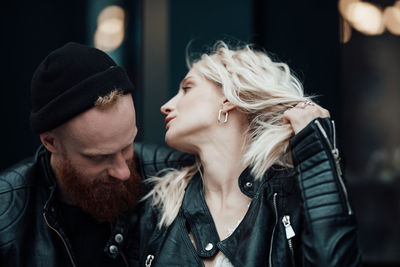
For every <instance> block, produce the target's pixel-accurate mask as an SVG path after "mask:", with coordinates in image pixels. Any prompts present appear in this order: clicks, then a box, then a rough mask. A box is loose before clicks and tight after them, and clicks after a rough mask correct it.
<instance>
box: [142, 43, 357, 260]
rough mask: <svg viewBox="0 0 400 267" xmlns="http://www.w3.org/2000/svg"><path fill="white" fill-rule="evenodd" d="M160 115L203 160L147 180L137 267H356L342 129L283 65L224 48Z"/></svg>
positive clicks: (205, 60) (198, 65)
mask: <svg viewBox="0 0 400 267" xmlns="http://www.w3.org/2000/svg"><path fill="white" fill-rule="evenodd" d="M161 111H162V113H163V114H164V115H165V116H166V117H165V122H166V135H165V140H166V142H167V143H168V144H169V145H170V146H171V147H173V148H176V149H177V150H180V151H182V152H185V153H189V154H193V155H195V157H196V158H197V161H196V163H195V164H194V165H193V166H189V167H186V168H183V169H181V170H172V171H170V172H166V173H165V172H164V175H163V176H162V177H156V178H152V179H150V180H149V181H150V183H151V184H152V185H153V187H152V189H151V191H150V192H149V193H148V194H147V195H146V197H145V203H144V208H143V211H142V212H143V213H142V214H141V225H140V235H141V236H140V248H141V249H140V250H141V256H140V266H213V267H222V266H224V267H225V266H356V265H359V264H360V255H359V252H358V248H357V240H356V224H355V221H354V215H353V211H352V209H351V206H350V204H349V200H348V195H347V191H346V188H345V185H344V183H343V180H342V176H341V170H340V165H339V162H338V161H339V158H338V151H337V149H336V142H335V139H334V138H335V128H334V123H333V122H332V121H331V120H330V119H329V112H328V111H327V110H325V109H323V108H322V107H320V106H318V105H317V104H315V103H313V102H311V101H310V99H309V98H307V97H305V96H304V95H303V88H302V85H301V84H300V82H299V81H298V80H297V79H296V78H295V77H294V76H293V75H292V74H291V72H290V70H289V68H288V66H287V65H286V64H284V63H279V62H273V61H272V60H271V59H270V58H269V57H268V56H267V55H266V54H265V53H263V52H257V51H255V50H253V49H252V48H251V47H249V46H246V47H244V48H240V49H230V48H229V47H228V46H227V45H226V44H225V43H223V42H218V43H217V44H216V46H215V50H214V51H213V52H212V53H210V54H204V55H202V56H201V58H200V59H199V60H197V61H194V62H191V63H190V64H189V72H188V74H187V75H186V77H185V78H184V79H183V81H182V82H181V84H180V88H179V92H178V93H177V94H176V95H175V96H174V97H173V98H172V99H170V100H169V101H168V102H167V103H166V104H164V105H163V106H162V107H161Z"/></svg>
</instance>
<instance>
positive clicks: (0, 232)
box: [0, 144, 190, 267]
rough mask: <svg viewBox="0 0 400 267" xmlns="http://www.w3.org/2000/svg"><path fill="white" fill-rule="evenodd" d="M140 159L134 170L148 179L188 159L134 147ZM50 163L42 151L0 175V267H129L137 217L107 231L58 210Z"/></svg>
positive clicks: (126, 217)
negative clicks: (152, 173) (132, 237)
mask: <svg viewBox="0 0 400 267" xmlns="http://www.w3.org/2000/svg"><path fill="white" fill-rule="evenodd" d="M139 157H140V162H138V165H137V167H138V169H140V170H141V171H142V172H144V171H146V172H148V173H150V172H153V171H156V170H158V169H164V168H166V167H173V166H178V165H171V166H170V165H168V163H169V162H171V163H173V164H177V163H180V162H184V161H185V160H184V158H185V157H187V156H185V155H183V154H182V153H180V152H176V151H173V150H172V149H170V148H164V147H158V146H153V145H143V144H135V158H139ZM49 158H50V153H49V152H48V151H47V150H46V149H45V148H44V147H43V146H41V147H40V148H39V149H38V151H37V153H36V155H35V157H34V158H30V159H27V160H25V161H22V162H20V163H18V164H17V165H15V166H13V167H11V168H9V169H7V170H5V171H3V172H2V173H0V266H2V267H3V266H10V267H11V266H12V267H26V266H29V267H35V266H41V267H47V266H57V267H63V266H69V267H70V266H74V267H75V266H101V265H98V262H100V261H101V260H103V259H105V258H107V260H106V262H104V264H103V266H129V264H128V260H127V257H126V251H130V249H129V246H130V243H131V242H132V241H133V240H132V239H131V238H129V236H128V235H129V232H130V228H131V227H132V226H133V225H135V222H136V221H137V215H136V214H135V213H127V214H124V215H122V216H121V217H120V219H119V220H118V222H117V223H115V225H113V226H112V227H111V225H109V224H103V223H96V221H95V220H94V219H93V218H90V217H89V215H87V214H84V213H83V212H81V211H80V210H79V208H76V207H68V206H66V205H63V204H61V205H60V202H59V201H58V200H57V198H56V196H55V194H56V186H57V185H56V180H55V177H54V175H53V172H52V170H51V168H50V163H49ZM189 158H190V157H189ZM140 164H142V165H140ZM60 206H61V207H60ZM72 214H75V215H76V217H74V218H71V215H72ZM79 214H81V215H79ZM76 228H79V229H76ZM90 228H91V229H90ZM86 253H87V254H86ZM90 260H92V262H90V264H89V263H88V261H90ZM102 263H103V262H102ZM108 263H109V264H108Z"/></svg>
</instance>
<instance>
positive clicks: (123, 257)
mask: <svg viewBox="0 0 400 267" xmlns="http://www.w3.org/2000/svg"><path fill="white" fill-rule="evenodd" d="M120 255H121V257H122V260H123V261H124V263H125V265H126V267H129V264H128V261H127V260H126V257H125V254H124V253H123V252H122V251H121V252H120Z"/></svg>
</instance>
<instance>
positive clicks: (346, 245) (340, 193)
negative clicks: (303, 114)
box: [291, 118, 361, 266]
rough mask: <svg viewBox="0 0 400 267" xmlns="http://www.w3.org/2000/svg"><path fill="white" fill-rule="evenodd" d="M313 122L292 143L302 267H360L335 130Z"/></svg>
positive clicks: (329, 124) (326, 122)
mask: <svg viewBox="0 0 400 267" xmlns="http://www.w3.org/2000/svg"><path fill="white" fill-rule="evenodd" d="M333 126H334V125H333V124H332V121H331V120H330V119H328V118H324V119H321V118H319V119H316V120H314V121H312V122H311V123H310V124H309V125H308V126H307V127H306V128H304V129H303V130H302V131H301V132H299V133H298V134H297V135H296V136H295V137H293V138H292V139H291V148H292V157H293V163H294V165H295V167H296V170H297V172H298V182H299V187H300V191H301V194H302V200H303V208H304V209H303V211H304V215H305V229H304V232H303V234H302V249H303V265H304V266H359V265H360V264H361V257H360V253H359V250H358V244H357V225H356V221H355V218H354V214H353V210H352V208H351V206H350V202H349V198H348V193H347V189H346V186H345V184H344V181H343V177H342V171H341V168H340V164H339V155H338V150H337V149H336V141H335V140H334V138H335V129H334V127H333Z"/></svg>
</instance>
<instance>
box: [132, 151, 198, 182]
mask: <svg viewBox="0 0 400 267" xmlns="http://www.w3.org/2000/svg"><path fill="white" fill-rule="evenodd" d="M134 147H135V157H136V162H137V164H138V166H137V168H138V170H139V172H140V174H141V175H142V177H143V179H146V178H148V177H150V176H154V175H156V174H157V173H158V172H160V171H161V170H164V169H167V168H173V169H179V168H181V167H184V166H189V165H191V164H193V163H194V162H195V158H194V156H193V155H189V154H185V153H182V152H179V151H177V150H174V149H172V148H170V147H168V146H163V145H157V144H148V143H135V144H134Z"/></svg>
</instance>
